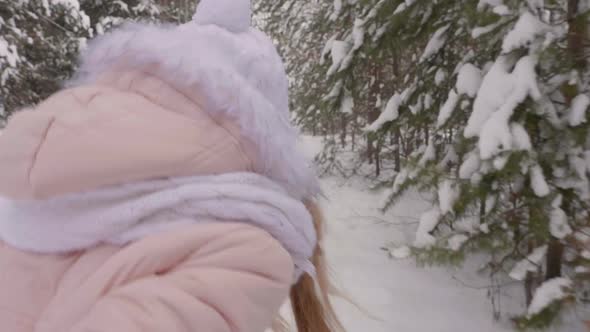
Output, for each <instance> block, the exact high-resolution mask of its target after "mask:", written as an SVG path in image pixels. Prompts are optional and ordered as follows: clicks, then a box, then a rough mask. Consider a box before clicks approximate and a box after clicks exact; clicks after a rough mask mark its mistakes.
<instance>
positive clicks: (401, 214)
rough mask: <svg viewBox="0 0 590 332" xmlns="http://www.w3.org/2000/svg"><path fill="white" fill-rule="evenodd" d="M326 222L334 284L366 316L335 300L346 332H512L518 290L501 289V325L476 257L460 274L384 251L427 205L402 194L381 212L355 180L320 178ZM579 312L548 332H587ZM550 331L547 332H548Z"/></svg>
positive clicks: (409, 238)
mask: <svg viewBox="0 0 590 332" xmlns="http://www.w3.org/2000/svg"><path fill="white" fill-rule="evenodd" d="M321 146H322V145H321V142H320V140H319V139H317V138H312V137H303V138H302V147H303V149H304V150H305V151H306V153H307V154H308V155H309V156H310V157H312V156H314V155H315V154H317V153H318V152H319V151H320V150H321ZM322 187H323V190H324V193H325V195H326V196H327V200H326V201H325V202H323V204H322V206H323V208H324V211H325V214H326V219H327V222H328V228H327V233H328V234H327V238H326V241H325V247H326V252H327V256H328V259H329V260H330V264H331V267H332V269H333V272H334V276H335V279H336V284H337V286H339V287H340V288H341V289H343V290H344V291H345V292H346V293H347V294H348V295H349V296H351V297H352V299H353V300H354V301H355V302H356V303H357V304H358V305H360V306H361V307H362V308H363V309H364V310H366V311H367V312H369V313H370V314H371V315H372V316H375V317H370V316H368V315H367V314H365V313H363V312H361V311H359V310H358V309H356V308H355V307H354V306H353V305H351V304H349V303H348V302H346V301H344V300H341V299H339V298H336V299H335V306H336V309H337V311H338V313H339V316H340V318H341V319H342V321H343V323H344V325H345V327H346V328H347V332H514V331H515V330H514V329H513V328H512V326H511V323H510V314H515V313H520V312H523V311H524V303H522V302H523V295H524V294H522V292H523V291H522V288H521V287H520V286H516V287H513V288H510V289H508V288H506V289H503V290H502V296H500V297H499V300H500V303H499V307H500V312H501V313H502V317H501V320H500V321H495V320H494V319H493V308H492V303H491V301H490V299H489V298H488V296H487V292H488V291H487V288H486V287H487V286H488V285H489V284H490V280H489V279H487V278H485V277H482V276H479V275H477V274H475V273H474V272H467V271H476V270H477V258H472V259H470V260H468V261H467V262H465V267H464V268H463V269H452V268H427V267H418V266H417V265H416V263H415V261H414V260H413V258H409V259H406V260H396V259H393V258H391V257H390V256H389V253H388V252H387V251H385V250H383V249H382V248H383V247H389V248H391V247H392V246H400V245H403V244H407V243H412V242H413V240H414V234H415V229H416V226H417V225H416V223H417V221H418V218H419V216H420V215H421V213H422V212H424V211H425V210H426V209H427V208H428V205H427V204H426V203H425V200H424V198H422V197H420V196H419V195H418V194H408V195H406V197H404V198H403V199H402V200H401V201H400V202H399V203H398V204H397V205H396V206H395V207H394V208H393V209H391V210H390V211H388V212H387V214H386V215H383V214H382V213H381V212H380V211H379V207H380V206H379V204H380V202H381V197H382V196H381V194H380V193H375V192H371V191H369V190H367V189H366V188H367V184H366V183H363V181H362V180H359V179H349V180H344V179H340V178H337V177H328V178H324V179H323V180H322ZM583 317H587V312H584V311H579V312H577V313H574V314H573V318H566V319H565V320H564V321H562V324H561V325H559V326H557V327H555V328H554V329H551V331H550V332H587V330H586V329H585V328H584V327H582V326H581V323H580V321H581V319H580V318H583ZM548 332H549V331H548Z"/></svg>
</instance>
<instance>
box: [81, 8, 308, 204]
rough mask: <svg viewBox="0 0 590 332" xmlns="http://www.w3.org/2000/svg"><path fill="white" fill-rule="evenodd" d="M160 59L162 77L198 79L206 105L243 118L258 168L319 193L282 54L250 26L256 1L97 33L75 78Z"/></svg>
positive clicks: (302, 193) (294, 187) (301, 193)
mask: <svg viewBox="0 0 590 332" xmlns="http://www.w3.org/2000/svg"><path fill="white" fill-rule="evenodd" d="M155 63H156V64H158V66H157V68H158V69H157V73H156V74H157V75H158V76H159V77H160V78H162V79H164V80H166V81H168V82H170V83H171V84H175V85H182V86H188V87H192V86H197V87H198V89H199V92H200V94H202V95H204V97H205V99H206V100H205V105H204V106H205V110H206V111H207V112H210V113H213V114H223V115H225V116H228V117H230V118H232V119H235V120H236V122H237V123H238V124H239V125H240V128H241V131H242V134H243V135H244V137H246V138H247V139H249V140H250V141H252V142H253V143H254V145H255V146H256V148H257V150H258V158H257V159H258V161H259V164H260V165H258V166H257V169H256V171H257V172H258V173H260V174H263V175H265V176H267V177H269V178H271V179H273V180H275V181H277V182H279V183H281V184H283V185H284V187H285V188H286V189H288V190H289V191H290V192H291V193H292V194H293V195H295V196H297V197H300V198H304V197H310V196H315V195H317V194H319V185H318V181H317V178H316V176H315V172H314V171H313V169H312V167H311V165H310V163H309V162H308V161H307V160H306V158H305V157H304V156H303V155H302V154H301V153H300V152H299V151H298V150H297V147H296V144H297V130H296V129H295V128H294V127H293V126H292V125H291V123H290V116H289V96H288V79H287V75H286V73H285V68H284V65H283V62H282V59H281V57H280V56H279V54H278V53H277V51H276V48H275V46H274V44H273V43H272V41H271V40H270V38H268V37H267V36H266V35H265V34H264V33H262V32H261V31H259V30H257V29H255V28H252V27H251V7H250V1H249V0H201V2H200V4H199V6H198V8H197V12H196V14H195V16H194V17H193V20H192V21H191V22H189V23H186V24H183V25H181V26H154V25H146V24H129V25H126V26H124V27H122V28H120V29H117V30H116V31H114V32H112V33H110V34H108V35H105V36H102V37H100V38H97V39H96V40H95V41H93V42H92V43H90V45H89V47H88V49H87V50H86V52H85V53H84V54H83V56H82V63H81V67H80V69H79V72H78V75H77V76H78V77H77V79H76V80H75V81H74V84H81V83H87V82H91V81H92V80H94V79H96V78H97V77H98V76H99V75H100V74H101V73H104V72H105V71H107V70H116V69H118V68H125V69H129V68H130V67H131V68H140V69H141V68H142V67H145V66H150V65H153V64H155ZM152 67H153V66H152Z"/></svg>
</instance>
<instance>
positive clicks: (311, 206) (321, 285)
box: [291, 201, 344, 332]
mask: <svg viewBox="0 0 590 332" xmlns="http://www.w3.org/2000/svg"><path fill="white" fill-rule="evenodd" d="M305 205H306V207H307V209H308V210H309V212H310V214H311V215H312V217H313V221H314V225H315V228H316V231H317V234H318V245H317V246H316V248H315V251H314V254H313V257H312V263H313V265H314V266H315V268H316V280H314V279H313V278H312V277H310V276H309V275H304V276H303V277H301V279H300V280H299V282H297V284H295V285H294V286H293V288H292V289H291V305H292V307H293V314H294V316H295V323H296V325H297V331H298V332H344V328H343V326H342V324H341V323H340V321H339V320H338V317H337V316H336V313H335V311H334V308H333V307H332V304H331V303H330V298H329V294H330V291H331V290H333V287H332V285H331V283H330V277H329V273H328V267H327V265H326V259H325V256H324V252H323V250H322V248H321V246H320V244H319V243H320V242H321V240H322V238H323V226H324V216H323V214H322V211H321V209H320V207H319V205H318V204H317V202H315V201H307V202H305Z"/></svg>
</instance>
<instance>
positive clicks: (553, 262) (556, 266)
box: [545, 239, 564, 280]
mask: <svg viewBox="0 0 590 332" xmlns="http://www.w3.org/2000/svg"><path fill="white" fill-rule="evenodd" d="M563 249H564V247H563V244H562V243H561V241H560V240H559V239H551V243H549V248H548V249H547V258H546V265H547V271H546V273H545V280H549V279H552V278H557V277H561V265H562V260H563Z"/></svg>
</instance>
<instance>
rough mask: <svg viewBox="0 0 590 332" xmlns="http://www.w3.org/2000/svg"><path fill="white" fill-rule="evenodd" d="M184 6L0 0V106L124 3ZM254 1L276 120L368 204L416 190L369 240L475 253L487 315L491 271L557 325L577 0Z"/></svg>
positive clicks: (577, 229)
mask: <svg viewBox="0 0 590 332" xmlns="http://www.w3.org/2000/svg"><path fill="white" fill-rule="evenodd" d="M195 6H196V2H195V1H194V0H178V1H174V0H114V1H113V0H0V118H1V119H2V122H4V121H5V120H6V119H7V118H8V117H9V116H10V114H12V113H13V112H15V111H17V110H19V109H21V108H23V107H26V106H29V105H33V104H35V103H36V102H38V101H40V100H42V99H44V98H46V97H47V96H49V95H50V94H52V93H53V92H55V91H56V90H57V89H59V88H60V86H61V85H60V84H61V83H62V82H63V81H64V80H67V79H68V78H69V77H70V76H71V74H72V72H73V70H74V69H75V68H76V56H77V54H78V53H79V52H80V51H81V50H83V49H84V48H85V46H86V44H87V42H88V41H89V40H90V39H91V38H93V37H96V36H99V35H101V34H104V33H107V31H108V30H109V29H111V28H113V27H116V26H117V25H119V24H121V23H122V22H123V21H125V20H127V19H137V20H148V21H154V22H156V21H158V22H186V21H188V20H190V18H191V16H192V13H193V11H194V8H195ZM254 11H255V18H256V23H257V24H258V25H259V27H260V28H261V29H263V30H265V31H266V32H267V33H269V34H270V35H271V36H272V37H273V38H274V39H275V40H276V42H277V45H279V49H280V52H281V54H282V55H283V57H284V59H285V60H286V64H287V70H288V72H289V74H290V77H291V108H292V111H293V119H294V121H296V122H297V123H298V124H299V126H300V127H301V129H302V131H303V132H304V133H305V134H307V135H313V136H315V137H322V139H323V144H322V149H321V151H320V153H319V154H318V156H317V158H316V160H317V163H318V167H319V169H320V170H321V172H322V173H323V174H325V175H332V176H334V175H337V176H339V177H341V178H352V177H354V178H362V179H364V183H365V184H366V187H367V188H368V189H371V190H373V191H375V192H379V195H375V196H374V197H378V196H382V201H381V202H378V204H374V203H373V205H378V207H380V208H382V209H383V213H385V212H386V211H388V210H391V209H394V208H395V207H396V206H397V204H400V203H399V202H402V201H403V198H404V197H405V196H406V195H408V194H412V193H417V192H418V193H420V194H421V195H422V197H425V199H426V201H428V206H429V207H428V209H426V212H424V213H421V214H420V215H416V216H415V218H416V227H414V231H415V235H414V237H413V240H412V241H411V242H410V243H406V244H404V243H392V244H391V245H389V246H386V247H384V248H383V249H385V250H386V251H387V252H388V253H389V255H390V256H391V259H392V260H394V259H406V258H408V257H413V258H415V259H416V260H417V262H418V263H420V264H425V265H432V264H434V265H445V266H446V265H452V266H456V265H460V264H461V263H462V262H463V261H464V260H465V259H468V258H470V257H476V260H477V262H478V264H477V266H475V267H473V269H474V270H476V271H475V272H477V273H478V274H479V275H482V276H484V277H485V278H486V279H487V280H488V281H489V285H488V286H487V289H488V297H489V300H490V301H491V303H492V306H491V307H490V308H491V312H490V315H492V314H495V315H496V316H497V317H496V318H498V319H506V317H500V313H499V311H498V312H497V310H496V309H497V303H498V298H497V297H498V296H500V295H498V294H500V293H501V290H502V289H504V288H505V287H512V288H511V289H512V290H513V291H516V292H520V293H522V297H523V302H524V303H525V304H526V305H525V306H524V308H523V309H522V310H520V311H518V310H517V311H515V312H511V313H510V317H509V319H510V321H511V323H512V326H513V328H514V329H520V330H525V329H538V328H546V327H549V326H560V324H562V323H563V319H560V318H563V317H565V316H564V315H565V314H564V313H567V312H572V311H575V312H578V310H580V309H579V308H587V307H588V306H589V305H590V304H589V303H590V182H589V178H588V177H589V176H590V123H589V122H588V121H587V111H588V109H589V107H590V64H589V58H590V24H589V22H590V0H461V1H459V0H405V1H404V0H334V1H332V0H330V1H328V0H325V1H322V0H308V1H300V0H299V1H295V0H258V1H254ZM515 285H516V286H517V287H514V286H515ZM481 301H486V298H485V297H482V299H481ZM585 312H586V313H587V312H588V311H585ZM392 314H393V313H392ZM423 314H424V315H425V317H427V316H428V313H427V312H424V313H423ZM582 318H583V319H588V320H590V315H588V316H585V317H582ZM465 319H466V320H469V317H465Z"/></svg>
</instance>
